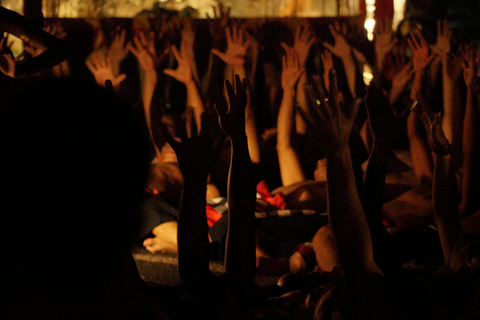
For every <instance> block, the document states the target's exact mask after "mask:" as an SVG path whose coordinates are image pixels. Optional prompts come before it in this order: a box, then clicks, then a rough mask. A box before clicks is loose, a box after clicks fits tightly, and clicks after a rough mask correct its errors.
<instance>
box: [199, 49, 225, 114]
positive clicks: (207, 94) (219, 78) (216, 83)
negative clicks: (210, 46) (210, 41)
mask: <svg viewBox="0 0 480 320" xmlns="http://www.w3.org/2000/svg"><path fill="white" fill-rule="evenodd" d="M224 66H225V63H224V62H223V61H222V60H221V59H220V58H218V57H217V56H216V55H214V54H213V53H210V58H209V60H208V69H207V73H206V74H205V76H204V77H203V80H202V85H201V92H202V97H204V99H205V103H209V104H211V105H212V106H213V104H214V103H216V102H217V98H221V97H223V93H222V90H221V88H223V76H224V75H223V73H224Z"/></svg>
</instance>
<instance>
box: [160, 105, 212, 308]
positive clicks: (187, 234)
mask: <svg viewBox="0 0 480 320" xmlns="http://www.w3.org/2000/svg"><path fill="white" fill-rule="evenodd" d="M194 113H195V110H194V109H193V108H188V109H187V115H189V117H188V120H189V121H187V128H186V130H185V128H184V130H180V137H179V139H178V140H176V139H174V138H173V137H172V135H171V133H170V132H169V131H168V129H167V128H166V126H161V127H160V128H161V129H162V135H163V136H164V137H165V139H166V140H167V142H168V143H169V144H170V145H171V146H172V148H173V150H174V151H175V153H176V155H177V159H178V165H179V167H180V171H181V172H182V175H183V180H184V187H183V193H182V198H181V202H180V214H179V220H178V270H179V275H180V279H181V280H182V282H183V284H184V285H185V289H186V290H187V292H188V294H189V295H190V296H191V298H192V300H193V301H194V303H195V305H196V306H197V307H198V308H199V310H202V311H204V310H208V308H215V306H214V304H215V301H216V299H217V298H218V296H219V295H220V294H221V293H220V292H219V287H218V285H217V282H216V277H215V276H214V275H213V274H212V272H211V271H210V269H209V249H208V248H209V240H208V225H207V218H206V212H205V197H206V190H207V189H206V185H207V180H208V175H209V173H210V171H211V169H212V166H213V163H214V160H215V159H216V157H217V156H218V154H219V151H220V148H219V146H220V145H221V143H215V140H214V139H212V138H211V137H209V135H208V133H207V128H206V114H205V113H203V114H202V115H200V117H199V116H198V115H195V114H194ZM197 118H200V119H201V120H200V122H198V124H199V125H200V128H198V127H197V124H196V121H195V119H197Z"/></svg>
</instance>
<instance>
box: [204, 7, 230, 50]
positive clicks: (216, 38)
mask: <svg viewBox="0 0 480 320" xmlns="http://www.w3.org/2000/svg"><path fill="white" fill-rule="evenodd" d="M212 9H213V18H211V17H210V16H209V15H208V13H207V20H208V25H209V27H210V36H211V37H212V40H213V46H214V47H216V48H220V46H221V43H222V39H223V34H224V31H223V30H225V28H226V27H227V25H228V23H229V21H230V7H224V6H223V4H222V3H221V2H220V3H219V4H218V9H217V8H216V7H215V6H212ZM217 11H218V13H217Z"/></svg>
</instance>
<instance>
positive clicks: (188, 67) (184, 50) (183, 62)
mask: <svg viewBox="0 0 480 320" xmlns="http://www.w3.org/2000/svg"><path fill="white" fill-rule="evenodd" d="M170 50H171V51H172V53H173V55H174V56H175V59H176V60H177V64H178V66H177V69H175V70H173V69H165V70H163V73H165V74H167V75H169V76H171V77H173V78H175V79H176V80H177V81H179V82H181V83H183V84H184V85H185V87H186V88H187V106H190V107H193V108H194V109H195V110H196V117H197V119H196V121H197V122H198V121H200V119H199V118H198V117H200V115H201V114H202V113H203V112H204V111H205V107H204V106H203V102H202V98H201V97H200V92H199V91H198V87H197V83H196V82H195V79H194V72H193V68H194V66H195V64H194V57H193V56H192V55H193V42H192V41H191V40H190V39H189V38H186V39H182V41H181V43H180V51H178V49H177V48H176V47H175V46H172V47H171V49H170Z"/></svg>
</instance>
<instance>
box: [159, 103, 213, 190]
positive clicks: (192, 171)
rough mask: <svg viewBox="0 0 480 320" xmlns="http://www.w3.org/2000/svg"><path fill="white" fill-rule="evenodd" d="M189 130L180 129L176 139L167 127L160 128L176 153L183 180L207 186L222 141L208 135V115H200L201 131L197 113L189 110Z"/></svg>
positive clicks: (191, 109)
mask: <svg viewBox="0 0 480 320" xmlns="http://www.w3.org/2000/svg"><path fill="white" fill-rule="evenodd" d="M186 112H187V128H185V127H183V128H179V129H180V130H179V131H180V137H178V138H174V137H173V136H172V134H171V133H170V131H168V129H167V125H164V124H163V123H162V125H161V126H160V129H161V132H162V135H163V136H164V137H165V140H166V141H167V142H168V143H169V144H170V146H171V147H172V149H173V150H174V151H175V154H176V155H177V160H178V166H179V168H180V171H181V172H182V175H183V179H184V180H185V182H186V184H187V183H194V184H198V183H201V184H203V186H205V184H206V182H207V178H208V175H209V173H210V171H211V169H212V166H213V163H214V160H215V159H216V158H217V157H218V155H219V152H220V147H221V145H222V143H221V142H222V141H221V140H220V139H219V140H217V142H215V140H214V139H213V138H211V137H210V136H209V135H208V130H207V115H206V113H202V114H201V115H200V117H199V118H200V122H199V123H198V125H199V126H200V130H199V129H198V126H197V123H196V120H195V119H196V118H198V117H197V116H196V115H195V111H194V109H193V108H188V109H187V111H186Z"/></svg>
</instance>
